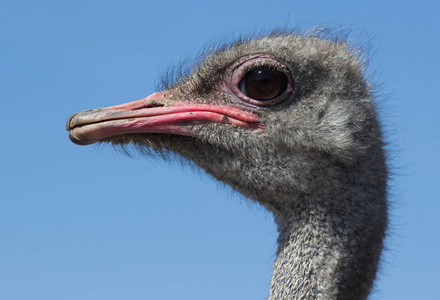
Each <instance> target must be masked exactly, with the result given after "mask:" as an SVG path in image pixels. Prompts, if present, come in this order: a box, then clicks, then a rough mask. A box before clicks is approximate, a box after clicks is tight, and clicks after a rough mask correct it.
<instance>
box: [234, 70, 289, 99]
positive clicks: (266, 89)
mask: <svg viewBox="0 0 440 300" xmlns="http://www.w3.org/2000/svg"><path fill="white" fill-rule="evenodd" d="M288 83H289V79H288V78H287V76H286V75H285V74H284V73H283V72H280V71H278V70H274V69H270V68H268V67H257V68H255V69H253V70H251V71H249V72H248V73H247V74H246V75H245V76H244V78H243V79H242V80H241V82H240V84H239V88H240V90H241V92H242V93H243V94H245V95H246V96H248V97H249V98H251V99H255V100H260V101H264V100H271V99H273V98H276V97H278V96H279V95H281V94H282V93H283V92H284V91H286V89H287V86H288Z"/></svg>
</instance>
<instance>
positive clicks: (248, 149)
mask: <svg viewBox="0 0 440 300" xmlns="http://www.w3.org/2000/svg"><path fill="white" fill-rule="evenodd" d="M364 73H365V64H364V63H363V62H362V56H361V55H360V51H358V50H356V49H354V48H352V47H351V46H350V45H349V43H348V42H345V41H341V40H340V39H329V38H322V37H321V36H320V35H319V34H308V35H302V34H298V33H294V32H289V33H280V32H278V33H272V34H269V35H265V36H260V37H252V38H248V39H243V40H240V41H238V42H236V43H234V44H230V45H227V46H224V47H222V48H218V49H216V50H215V51H211V52H209V53H207V54H206V55H205V56H204V57H203V58H201V59H200V60H198V62H197V64H196V66H195V67H194V68H193V70H192V72H188V73H187V74H184V75H182V76H180V77H179V78H178V79H177V80H175V82H173V83H165V85H164V87H163V89H162V90H161V91H159V92H156V93H154V94H152V95H150V96H148V97H146V98H144V99H141V100H138V101H134V102H130V103H126V104H122V105H116V106H112V107H108V108H101V109H94V110H86V111H82V112H79V113H76V114H74V115H73V116H71V117H70V119H69V120H68V122H67V129H68V130H69V131H70V133H69V137H70V139H71V140H72V141H73V142H74V143H76V144H79V145H88V144H93V143H97V142H110V143H113V144H117V145H127V144H133V145H135V146H137V147H140V148H141V149H148V150H151V151H153V152H158V153H165V154H167V153H174V154H178V155H179V156H180V157H183V158H184V159H186V160H188V161H191V162H193V163H194V164H196V165H198V166H199V167H200V168H202V169H204V170H205V171H206V172H207V173H208V174H210V175H212V176H213V177H214V178H216V179H218V180H219V181H221V182H224V183H226V184H227V185H229V186H231V187H232V188H233V189H234V190H236V191H238V192H239V193H241V194H243V195H244V196H245V197H247V198H249V199H251V200H254V201H256V202H258V203H259V204H261V205H262V206H264V207H265V208H266V209H267V210H268V211H270V212H272V213H273V215H274V220H275V222H276V224H277V228H278V232H279V237H278V240H277V243H278V248H277V258H276V260H275V263H274V267H273V277H272V281H271V287H270V292H269V299H272V300H274V299H325V300H328V299H350V300H357V299H366V298H367V297H368V295H369V293H370V290H371V288H372V285H373V281H374V279H375V277H376V272H377V268H378V263H379V259H380V254H381V252H382V249H383V239H384V237H385V231H386V228H387V177H388V172H387V166H386V159H385V150H384V141H383V137H382V132H381V128H380V123H379V121H378V117H377V113H376V108H375V104H374V101H373V96H372V87H371V85H370V84H369V83H368V80H367V79H366V78H365V76H364Z"/></svg>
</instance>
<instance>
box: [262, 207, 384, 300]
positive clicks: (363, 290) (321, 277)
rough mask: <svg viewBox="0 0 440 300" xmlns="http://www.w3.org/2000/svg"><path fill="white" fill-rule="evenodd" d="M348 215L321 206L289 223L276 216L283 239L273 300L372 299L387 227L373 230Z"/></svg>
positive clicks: (276, 267)
mask: <svg viewBox="0 0 440 300" xmlns="http://www.w3.org/2000/svg"><path fill="white" fill-rule="evenodd" d="M297 212H298V211H297ZM349 213H351V214H353V211H351V210H349V211H347V212H344V211H343V210H340V211H339V213H338V214H335V213H332V212H331V211H329V210H328V209H324V207H319V206H318V207H314V209H309V210H302V212H300V213H296V214H291V215H290V216H289V219H288V220H286V218H280V216H277V215H276V214H275V220H276V222H277V223H278V228H279V232H280V236H279V238H278V251H277V254H278V256H277V259H276V261H275V264H274V270H273V277H272V282H271V290H270V296H269V300H275V299H276V300H280V299H322V300H332V299H350V300H360V299H366V298H367V297H368V294H369V291H370V289H371V286H372V284H373V281H374V278H375V274H376V271H377V265H378V261H379V256H380V251H381V250H382V239H383V228H377V230H371V228H373V227H372V226H371V224H367V223H368V222H369V221H368V220H366V219H365V218H363V219H362V220H359V219H358V220H356V218H353V217H352V216H351V215H350V214H349ZM365 222H367V223H365ZM379 227H380V226H379Z"/></svg>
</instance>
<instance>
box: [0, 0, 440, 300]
mask: <svg viewBox="0 0 440 300" xmlns="http://www.w3.org/2000/svg"><path fill="white" fill-rule="evenodd" d="M439 14H440V4H439V2H438V1H419V2H417V4H415V2H414V1H363V2H360V1H260V0H253V1H239V2H236V1H231V0H226V1H225V0H224V1H166V0H165V1H134V0H128V1H127V0H126V1H84V0H81V1H44V0H42V1H22V0H13V1H10V0H2V1H1V2H0V37H1V38H0V101H1V102H0V103H1V109H0V128H1V135H2V145H1V147H0V299H8V300H13V299H33V300H35V299H45V300H48V299H107V300H110V299H214V300H215V299H265V298H266V296H267V294H268V290H269V283H270V278H271V273H272V263H273V261H274V258H275V249H276V234H277V232H276V227H275V225H274V223H273V219H272V217H271V215H270V214H269V213H267V212H265V211H264V210H263V209H262V208H259V207H258V206H257V205H254V204H252V203H250V202H249V201H246V200H243V199H241V198H240V197H238V196H237V195H235V194H234V193H232V192H230V191H229V190H228V189H227V188H224V187H222V186H221V185H219V184H218V183H216V182H215V181H213V180H211V179H209V178H208V177H206V176H204V175H203V173H202V172H197V171H196V172H194V170H192V169H191V168H189V167H182V166H180V165H179V164H177V163H171V164H170V163H164V162H162V161H160V160H154V159H148V158H143V157H136V156H135V157H128V156H127V155H124V154H121V153H120V152H118V151H115V150H114V149H113V148H111V147H109V146H102V147H96V146H87V147H80V146H77V145H74V144H73V143H71V142H70V141H69V139H68V137H67V132H66V130H65V122H66V120H67V118H68V117H69V116H70V115H71V114H72V113H75V112H77V111H80V110H84V109H89V108H97V107H103V106H109V105H114V104H119V103H124V102H127V101H129V100H136V99H140V98H142V97H144V96H146V95H149V94H151V93H152V92H154V91H155V86H156V84H157V83H158V82H159V76H160V75H161V74H163V72H165V71H166V70H167V68H168V67H169V66H171V65H172V64H173V63H178V62H179V61H181V60H182V59H186V58H191V57H192V58H193V57H194V55H195V54H196V53H197V52H198V51H199V49H200V48H202V47H203V46H205V45H206V44H207V42H209V41H213V40H215V39H218V38H220V37H224V36H225V34H226V35H227V36H234V35H235V36H236V35H239V34H243V33H244V34H246V33H252V32H254V31H261V30H270V29H273V28H275V27H278V26H280V25H285V24H289V25H290V26H292V27H293V26H295V27H300V28H310V27H312V26H315V25H324V26H332V27H338V26H342V27H348V28H350V29H351V30H353V32H354V34H355V35H356V34H357V35H359V34H363V35H365V36H366V37H367V38H366V39H367V40H368V41H369V45H370V46H371V47H372V49H373V51H372V53H373V56H372V61H371V66H370V71H371V72H373V71H374V72H375V73H376V76H375V82H376V83H377V84H378V87H379V89H378V95H379V96H380V97H379V100H380V106H381V108H382V117H383V120H384V123H385V124H386V125H387V126H386V131H387V134H388V136H389V138H388V141H389V142H390V149H391V150H392V152H391V154H392V155H391V166H392V168H393V170H394V173H395V176H394V179H393V181H392V183H391V190H392V197H391V201H392V209H391V229H390V237H389V239H388V241H387V246H388V251H387V252H386V253H385V255H384V263H383V264H382V271H381V272H380V275H379V280H378V281H377V285H376V292H375V293H374V294H373V295H372V296H371V299H399V300H404V299H425V300H429V299H438V284H439V280H440V255H439V253H440V232H439V228H440V201H439V196H440V184H439V177H440V176H439V174H440V158H439V155H438V153H439V148H440V139H439V138H440V134H439V129H440V117H439V111H440V101H439V97H438V87H439V86H440V59H439V57H440V55H439V48H440V47H439V46H440V39H439V38H438V32H439V31H440V21H439Z"/></svg>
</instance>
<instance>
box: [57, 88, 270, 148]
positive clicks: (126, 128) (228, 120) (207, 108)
mask: <svg viewBox="0 0 440 300" xmlns="http://www.w3.org/2000/svg"><path fill="white" fill-rule="evenodd" d="M171 98H173V97H172V95H171V96H170V97H165V94H164V93H154V94H152V95H150V96H148V97H146V98H144V99H140V100H137V101H133V102H129V103H126V104H121V105H116V106H111V107H107V108H99V109H92V110H85V111H81V112H78V113H76V114H74V115H72V116H71V117H70V118H69V120H68V121H67V125H66V127H67V130H68V131H69V138H70V140H71V141H72V142H74V143H75V144H78V145H89V144H93V143H97V142H100V141H103V140H104V139H107V138H111V137H115V136H118V135H124V134H133V133H167V134H177V135H186V136H193V137H197V136H198V134H197V133H196V132H195V131H194V130H193V129H192V128H191V126H188V125H194V124H195V123H194V121H195V122H198V123H200V122H204V123H210V122H214V123H223V124H233V125H235V126H238V127H242V128H248V129H260V130H262V129H263V127H262V124H261V123H260V118H259V117H258V116H257V115H255V114H253V113H250V112H247V111H243V110H241V109H238V108H234V107H229V106H214V105H207V104H195V103H185V102H182V101H179V100H177V101H176V100H174V99H172V100H171Z"/></svg>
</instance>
